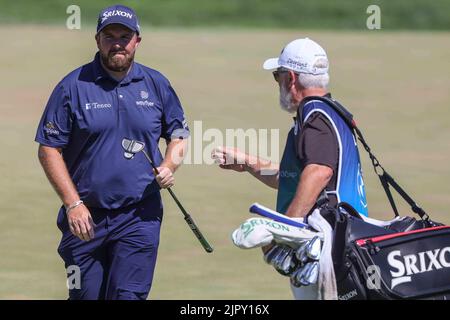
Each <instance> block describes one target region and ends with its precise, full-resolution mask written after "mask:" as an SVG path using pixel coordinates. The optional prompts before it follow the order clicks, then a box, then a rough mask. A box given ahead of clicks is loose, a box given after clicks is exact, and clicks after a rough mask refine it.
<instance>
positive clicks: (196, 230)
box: [167, 188, 214, 252]
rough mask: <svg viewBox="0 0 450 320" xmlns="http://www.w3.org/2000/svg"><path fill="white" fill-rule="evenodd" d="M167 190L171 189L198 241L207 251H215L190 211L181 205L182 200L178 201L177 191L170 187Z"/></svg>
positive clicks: (170, 191)
mask: <svg viewBox="0 0 450 320" xmlns="http://www.w3.org/2000/svg"><path fill="white" fill-rule="evenodd" d="M167 191H169V193H170V195H171V196H172V198H173V200H174V201H175V203H176V204H177V205H178V208H180V210H181V212H182V213H183V215H184V220H186V222H187V224H188V225H189V228H191V230H192V232H194V234H195V236H196V237H197V239H198V241H200V243H201V245H202V246H203V248H204V249H205V251H206V252H213V250H214V249H213V247H211V245H210V244H209V243H208V241H207V240H206V238H205V237H204V236H203V234H202V233H201V232H200V229H199V228H198V227H197V225H196V224H195V222H194V220H193V219H192V217H191V216H190V214H189V213H187V212H186V210H185V209H184V208H183V206H182V205H181V203H180V201H178V198H177V197H176V196H175V193H173V191H172V190H171V189H170V188H167Z"/></svg>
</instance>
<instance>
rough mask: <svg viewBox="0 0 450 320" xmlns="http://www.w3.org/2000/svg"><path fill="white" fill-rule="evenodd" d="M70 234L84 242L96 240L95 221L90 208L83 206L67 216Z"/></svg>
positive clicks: (74, 209) (71, 211)
mask: <svg viewBox="0 0 450 320" xmlns="http://www.w3.org/2000/svg"><path fill="white" fill-rule="evenodd" d="M67 220H68V222H69V228H70V232H72V234H73V235H74V236H76V237H78V238H80V239H81V240H83V241H90V240H92V239H94V227H95V224H94V221H93V220H92V217H91V213H90V212H89V210H88V208H87V207H86V206H85V205H84V204H81V205H79V206H78V207H76V208H73V209H72V210H70V211H69V213H68V214H67Z"/></svg>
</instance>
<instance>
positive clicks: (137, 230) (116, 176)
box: [35, 5, 189, 300]
mask: <svg viewBox="0 0 450 320" xmlns="http://www.w3.org/2000/svg"><path fill="white" fill-rule="evenodd" d="M95 40H96V43H97V47H98V52H97V53H96V54H95V57H94V60H93V61H92V62H90V63H88V64H86V65H83V66H82V67H80V68H78V69H76V70H74V71H72V72H70V73H69V74H68V75H67V76H66V77H64V79H63V80H61V82H60V83H58V85H57V86H56V87H55V89H54V91H53V93H52V95H51V97H50V99H49V101H48V103H47V106H46V108H45V111H44V114H43V116H42V118H41V121H40V123H39V126H38V129H37V133H36V138H35V140H36V141H37V142H38V143H39V144H40V145H39V160H40V162H41V164H42V167H43V169H44V171H45V173H46V175H47V177H48V179H49V181H50V182H51V184H52V185H53V187H54V188H55V190H56V192H57V194H58V196H59V197H60V199H61V201H62V203H63V206H62V207H61V209H60V210H59V214H58V219H57V225H58V228H59V229H60V231H61V232H62V239H61V242H60V244H59V247H58V253H59V254H60V256H61V257H62V259H63V260H64V263H65V266H66V268H67V269H68V270H69V267H71V268H70V270H71V272H72V271H73V270H77V269H78V270H79V271H80V274H79V275H80V285H79V286H77V285H73V286H71V284H70V283H69V297H70V299H83V300H85V299H127V300H142V299H146V298H147V296H148V294H149V291H150V288H151V284H152V279H153V273H154V269H155V264H156V257H157V252H158V245H159V236H160V228H161V221H162V217H163V206H162V202H161V196H160V189H161V188H168V187H170V186H172V185H173V184H174V176H173V174H174V172H175V170H176V169H177V168H178V166H179V165H180V163H181V160H182V157H183V154H184V150H185V147H186V140H185V138H187V137H188V136H189V129H188V127H187V125H186V120H185V119H184V112H183V108H182V106H181V104H180V101H179V99H178V97H177V95H176V93H175V91H174V89H173V88H172V86H171V84H170V83H169V81H168V80H167V79H166V78H165V77H164V76H163V75H162V74H161V73H159V72H158V71H156V70H153V69H150V68H148V67H146V66H143V65H141V64H139V63H137V62H134V56H135V52H136V50H137V48H138V46H139V44H140V42H141V30H140V27H139V24H138V18H137V16H136V13H135V12H134V11H133V10H132V9H131V8H128V7H125V6H121V5H115V6H111V7H108V8H105V9H104V10H102V11H101V12H100V14H99V17H98V24H97V32H96V35H95ZM125 137H126V138H129V139H136V140H139V141H143V142H144V143H145V145H146V148H147V152H148V153H150V154H151V155H152V158H153V159H154V162H155V165H156V166H157V169H158V171H159V174H158V175H156V176H155V174H154V173H153V171H152V169H151V167H150V166H149V163H148V162H147V159H145V157H144V156H143V155H142V154H141V156H140V157H139V156H136V157H135V159H134V161H128V160H127V159H125V158H124V156H123V154H124V153H123V150H122V145H121V142H122V139H123V138H125ZM160 138H163V139H165V140H166V142H167V150H166V153H165V156H164V157H163V156H162V154H161V152H160V150H159V148H158V142H159V140H160ZM175 151H176V152H175ZM74 275H75V274H71V276H74Z"/></svg>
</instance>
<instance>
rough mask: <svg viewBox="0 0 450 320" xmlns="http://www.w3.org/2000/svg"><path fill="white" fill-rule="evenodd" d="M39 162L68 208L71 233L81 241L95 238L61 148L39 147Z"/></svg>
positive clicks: (87, 211)
mask: <svg viewBox="0 0 450 320" xmlns="http://www.w3.org/2000/svg"><path fill="white" fill-rule="evenodd" d="M38 157H39V162H40V163H41V165H42V168H43V169H44V172H45V174H46V175H47V178H48V180H49V181H50V183H51V184H52V186H53V188H54V189H55V191H56V193H57V194H58V196H59V197H60V199H61V201H62V202H63V204H64V206H65V207H66V213H67V218H68V222H69V227H70V231H71V232H72V233H73V234H74V235H75V236H77V237H79V238H80V239H81V240H84V241H89V240H91V239H92V238H94V223H93V221H92V218H91V215H90V212H89V210H88V208H87V207H86V206H85V205H84V204H83V203H82V202H80V196H79V195H78V192H77V189H76V188H75V185H74V183H73V181H72V178H71V177H70V175H69V171H68V170H67V167H66V164H65V162H64V159H63V157H62V154H61V149H60V148H53V147H48V146H44V145H42V144H41V145H39V149H38Z"/></svg>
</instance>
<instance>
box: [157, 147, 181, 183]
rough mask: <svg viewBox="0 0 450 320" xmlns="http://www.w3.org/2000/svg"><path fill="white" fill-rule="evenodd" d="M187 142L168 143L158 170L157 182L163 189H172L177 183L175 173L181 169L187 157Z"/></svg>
mask: <svg viewBox="0 0 450 320" xmlns="http://www.w3.org/2000/svg"><path fill="white" fill-rule="evenodd" d="M186 150H187V140H186V139H172V140H170V141H169V142H168V143H167V149H166V153H165V155H164V160H163V162H162V163H161V164H160V166H159V167H158V168H157V169H158V172H159V174H158V175H156V181H157V182H158V184H159V186H160V187H161V188H170V187H171V186H173V184H174V182H175V178H174V176H173V173H174V172H175V171H176V170H177V169H178V168H179V166H180V165H181V163H182V162H183V159H184V157H185V155H186Z"/></svg>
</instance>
